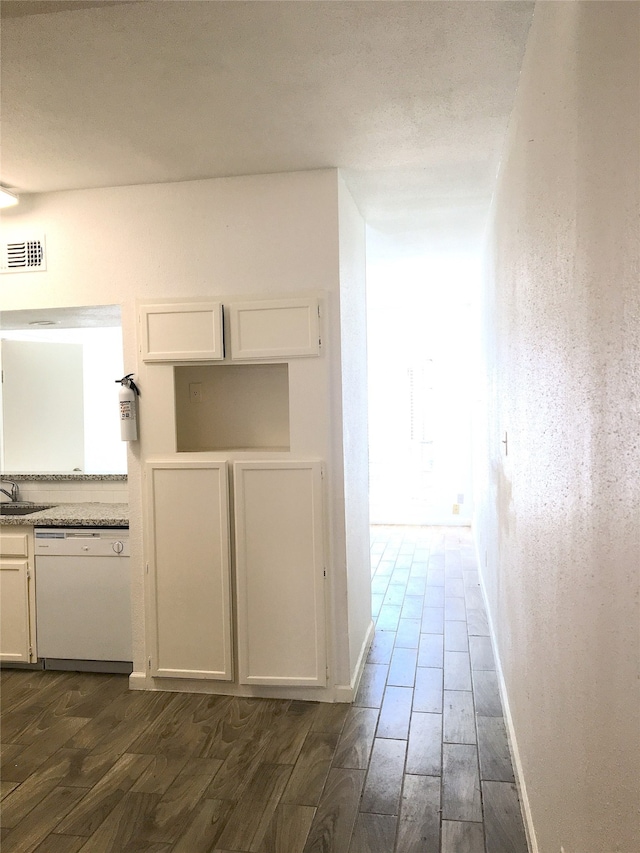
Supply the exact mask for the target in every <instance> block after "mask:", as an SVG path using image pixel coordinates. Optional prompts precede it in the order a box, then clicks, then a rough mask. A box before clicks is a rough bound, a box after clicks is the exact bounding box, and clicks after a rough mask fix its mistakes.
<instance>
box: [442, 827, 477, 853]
mask: <svg viewBox="0 0 640 853" xmlns="http://www.w3.org/2000/svg"><path fill="white" fill-rule="evenodd" d="M441 853H485V849H484V827H483V825H482V824H481V823H470V822H468V821H464V822H462V821H455V820H443V821H442V851H441Z"/></svg>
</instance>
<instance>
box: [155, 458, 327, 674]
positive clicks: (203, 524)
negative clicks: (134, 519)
mask: <svg viewBox="0 0 640 853" xmlns="http://www.w3.org/2000/svg"><path fill="white" fill-rule="evenodd" d="M228 488H229V484H228V477H227V463H226V462H224V461H222V462H205V461H193V462H181V461H173V460H172V461H157V462H149V463H148V464H147V490H148V491H147V503H148V516H149V518H148V521H149V524H148V532H147V553H148V564H149V594H150V599H151V606H152V610H153V616H152V621H153V623H154V626H153V650H152V653H151V658H150V674H151V675H153V676H166V677H173V678H202V679H218V680H226V681H230V680H232V679H233V663H232V662H233V654H232V649H233V642H232V641H235V648H236V649H237V665H238V674H237V681H238V682H239V683H240V684H244V685H252V684H253V685H290V686H301V687H309V686H317V687H321V686H325V685H326V683H327V669H326V636H325V592H324V587H325V569H324V559H323V553H324V550H323V521H322V469H321V463H320V462H318V461H289V460H278V461H252V462H245V461H242V462H234V463H233V494H234V522H233V528H234V529H233V537H234V538H233V545H234V548H233V551H234V556H235V562H234V566H233V569H234V574H235V594H236V614H237V620H236V623H235V629H234V627H233V626H232V617H231V613H232V608H231V575H232V572H231V565H230V559H229V546H230V539H231V536H232V534H231V522H230V518H229V506H228Z"/></svg>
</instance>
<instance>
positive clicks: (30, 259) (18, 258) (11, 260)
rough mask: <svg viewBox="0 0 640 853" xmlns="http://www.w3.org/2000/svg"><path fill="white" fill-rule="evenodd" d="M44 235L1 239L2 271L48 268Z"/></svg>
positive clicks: (0, 267)
mask: <svg viewBox="0 0 640 853" xmlns="http://www.w3.org/2000/svg"><path fill="white" fill-rule="evenodd" d="M46 268H47V256H46V254H45V243H44V235H41V236H38V237H28V238H27V239H22V240H17V239H16V240H2V241H0V273H5V272H38V271H39V270H46Z"/></svg>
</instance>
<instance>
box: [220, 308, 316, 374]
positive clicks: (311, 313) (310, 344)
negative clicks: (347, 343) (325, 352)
mask: <svg viewBox="0 0 640 853" xmlns="http://www.w3.org/2000/svg"><path fill="white" fill-rule="evenodd" d="M228 310H229V324H230V327H231V358H232V359H234V360H235V361H241V360H243V359H254V358H255V359H259V358H293V357H298V356H305V355H318V354H319V352H320V320H319V312H318V300H317V299H271V300H269V301H265V302H238V303H232V304H231V305H229V306H228Z"/></svg>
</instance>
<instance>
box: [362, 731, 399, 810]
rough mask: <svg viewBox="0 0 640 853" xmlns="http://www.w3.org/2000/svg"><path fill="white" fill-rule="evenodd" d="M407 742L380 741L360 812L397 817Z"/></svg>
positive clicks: (376, 742) (373, 754) (375, 743)
mask: <svg viewBox="0 0 640 853" xmlns="http://www.w3.org/2000/svg"><path fill="white" fill-rule="evenodd" d="M406 749H407V742H406V741H405V740H387V739H386V738H376V739H375V741H374V744H373V751H372V753H371V761H370V762H369V772H368V773H367V782H366V785H365V789H364V792H363V794H362V803H361V804H360V811H363V812H374V813H375V814H391V815H397V814H398V810H399V807H400V796H401V793H402V776H403V772H404V762H405V754H406Z"/></svg>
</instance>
